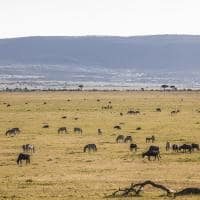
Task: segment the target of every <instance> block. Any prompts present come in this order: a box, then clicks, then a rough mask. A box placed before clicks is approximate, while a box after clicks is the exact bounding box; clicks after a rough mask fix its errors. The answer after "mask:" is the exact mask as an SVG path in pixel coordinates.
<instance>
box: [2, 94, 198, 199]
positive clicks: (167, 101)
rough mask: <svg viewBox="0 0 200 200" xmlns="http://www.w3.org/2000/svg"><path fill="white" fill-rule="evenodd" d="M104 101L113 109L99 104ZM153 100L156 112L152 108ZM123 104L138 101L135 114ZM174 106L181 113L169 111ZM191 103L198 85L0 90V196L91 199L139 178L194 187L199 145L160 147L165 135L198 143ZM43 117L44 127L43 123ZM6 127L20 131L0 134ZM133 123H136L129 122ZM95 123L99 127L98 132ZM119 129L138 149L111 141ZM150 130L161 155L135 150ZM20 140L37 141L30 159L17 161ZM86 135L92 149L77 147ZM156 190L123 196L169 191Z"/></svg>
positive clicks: (157, 196)
mask: <svg viewBox="0 0 200 200" xmlns="http://www.w3.org/2000/svg"><path fill="white" fill-rule="evenodd" d="M97 99H100V101H97ZM69 100H70V101H69ZM109 101H111V102H112V106H113V109H111V110H102V106H106V105H107V104H108V102H109ZM44 102H46V104H44ZM5 103H6V104H5ZM7 104H10V106H9V107H7ZM157 107H160V108H161V109H162V112H155V109H156V108H157ZM130 108H135V109H140V112H141V114H140V115H127V114H126V113H127V111H128V110H129V109H130ZM175 109H180V113H177V114H176V115H174V116H171V114H170V112H171V111H172V110H175ZM197 109H200V93H199V92H147V91H145V92H84V91H82V92H81V91H80V92H30V93H0V199H12V200H14V199H16V200H18V199H23V200H37V199H41V200H42V199H48V200H66V199H71V200H75V199H97V200H98V199H103V198H105V196H107V195H110V194H112V193H113V192H114V191H115V190H116V189H118V188H119V187H122V188H123V187H126V186H129V185H130V184H131V183H132V182H133V183H137V182H140V181H144V180H152V181H155V182H157V183H161V184H164V185H166V186H168V187H170V188H172V189H177V190H178V189H181V188H184V187H195V186H196V187H200V152H194V153H192V154H189V153H186V154H184V153H174V152H166V151H165V143H166V141H170V142H171V143H176V144H183V143H192V142H194V143H200V113H198V112H197V111H196V110H197ZM120 112H122V113H123V116H120ZM63 116H66V118H62V117H63ZM76 117H77V118H78V120H75V118H76ZM45 123H48V124H49V128H47V129H44V128H42V126H43V125H44V124H45ZM120 123H124V124H123V125H121V127H122V129H121V130H115V129H113V127H114V126H115V125H119V124H120ZM62 126H66V127H67V128H68V132H69V133H68V134H58V133H57V130H58V128H59V127H62ZM12 127H19V128H20V129H21V130H22V131H21V133H20V134H19V135H17V136H15V137H9V136H5V131H6V130H7V129H8V128H12ZM74 127H81V128H82V129H83V134H82V135H80V134H76V133H74V132H73V128H74ZM137 127H141V128H142V129H141V130H136V128H137ZM98 128H101V129H102V131H103V135H98V134H97V129H98ZM119 134H124V135H132V137H133V142H134V143H136V144H138V146H139V149H138V152H137V153H134V152H130V151H129V144H125V143H123V144H117V143H116V142H115V139H116V137H117V135H119ZM151 135H155V137H156V142H155V145H157V146H159V147H160V148H161V157H162V158H161V160H160V161H148V160H147V159H146V158H145V159H143V158H142V156H141V154H142V152H144V151H146V150H147V149H148V147H149V145H150V144H146V143H145V138H146V137H148V136H151ZM27 143H30V144H34V145H35V146H36V153H34V154H33V155H32V156H31V164H30V165H25V164H24V165H23V166H18V165H17V164H16V159H17V155H18V154H19V153H20V152H22V149H21V146H22V145H23V144H27ZM88 143H95V144H96V145H97V148H98V151H97V152H95V153H92V152H91V153H88V152H87V153H83V147H84V145H85V144H88ZM162 194H164V193H163V192H160V191H159V190H155V189H152V188H151V187H147V188H145V191H144V193H142V197H132V198H131V197H127V198H124V199H127V200H128V199H141V200H142V199H168V197H165V196H162ZM112 199H114V198H112ZM177 199H200V197H198V196H196V197H195V196H187V197H177Z"/></svg>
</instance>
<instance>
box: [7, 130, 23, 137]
mask: <svg viewBox="0 0 200 200" xmlns="http://www.w3.org/2000/svg"><path fill="white" fill-rule="evenodd" d="M19 133H20V129H19V128H11V129H9V130H7V131H6V133H5V135H6V136H7V135H10V136H14V135H17V134H19Z"/></svg>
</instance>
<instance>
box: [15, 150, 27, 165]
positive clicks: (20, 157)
mask: <svg viewBox="0 0 200 200" xmlns="http://www.w3.org/2000/svg"><path fill="white" fill-rule="evenodd" d="M22 160H25V161H26V164H30V155H29V154H25V153H20V154H19V156H18V158H17V164H18V165H19V164H22Z"/></svg>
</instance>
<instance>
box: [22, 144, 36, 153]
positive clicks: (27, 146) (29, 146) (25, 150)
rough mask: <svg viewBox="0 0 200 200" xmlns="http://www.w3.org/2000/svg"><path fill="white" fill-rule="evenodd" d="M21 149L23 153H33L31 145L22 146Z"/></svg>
mask: <svg viewBox="0 0 200 200" xmlns="http://www.w3.org/2000/svg"><path fill="white" fill-rule="evenodd" d="M22 149H23V151H24V152H31V153H35V147H34V145H33V144H24V145H22Z"/></svg>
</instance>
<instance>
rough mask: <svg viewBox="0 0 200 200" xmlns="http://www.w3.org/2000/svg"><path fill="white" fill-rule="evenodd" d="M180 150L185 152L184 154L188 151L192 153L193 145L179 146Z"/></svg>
mask: <svg viewBox="0 0 200 200" xmlns="http://www.w3.org/2000/svg"><path fill="white" fill-rule="evenodd" d="M178 149H179V151H181V150H183V152H184V153H186V152H187V150H188V152H189V153H192V145H189V144H183V145H181V146H179V148H178Z"/></svg>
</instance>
